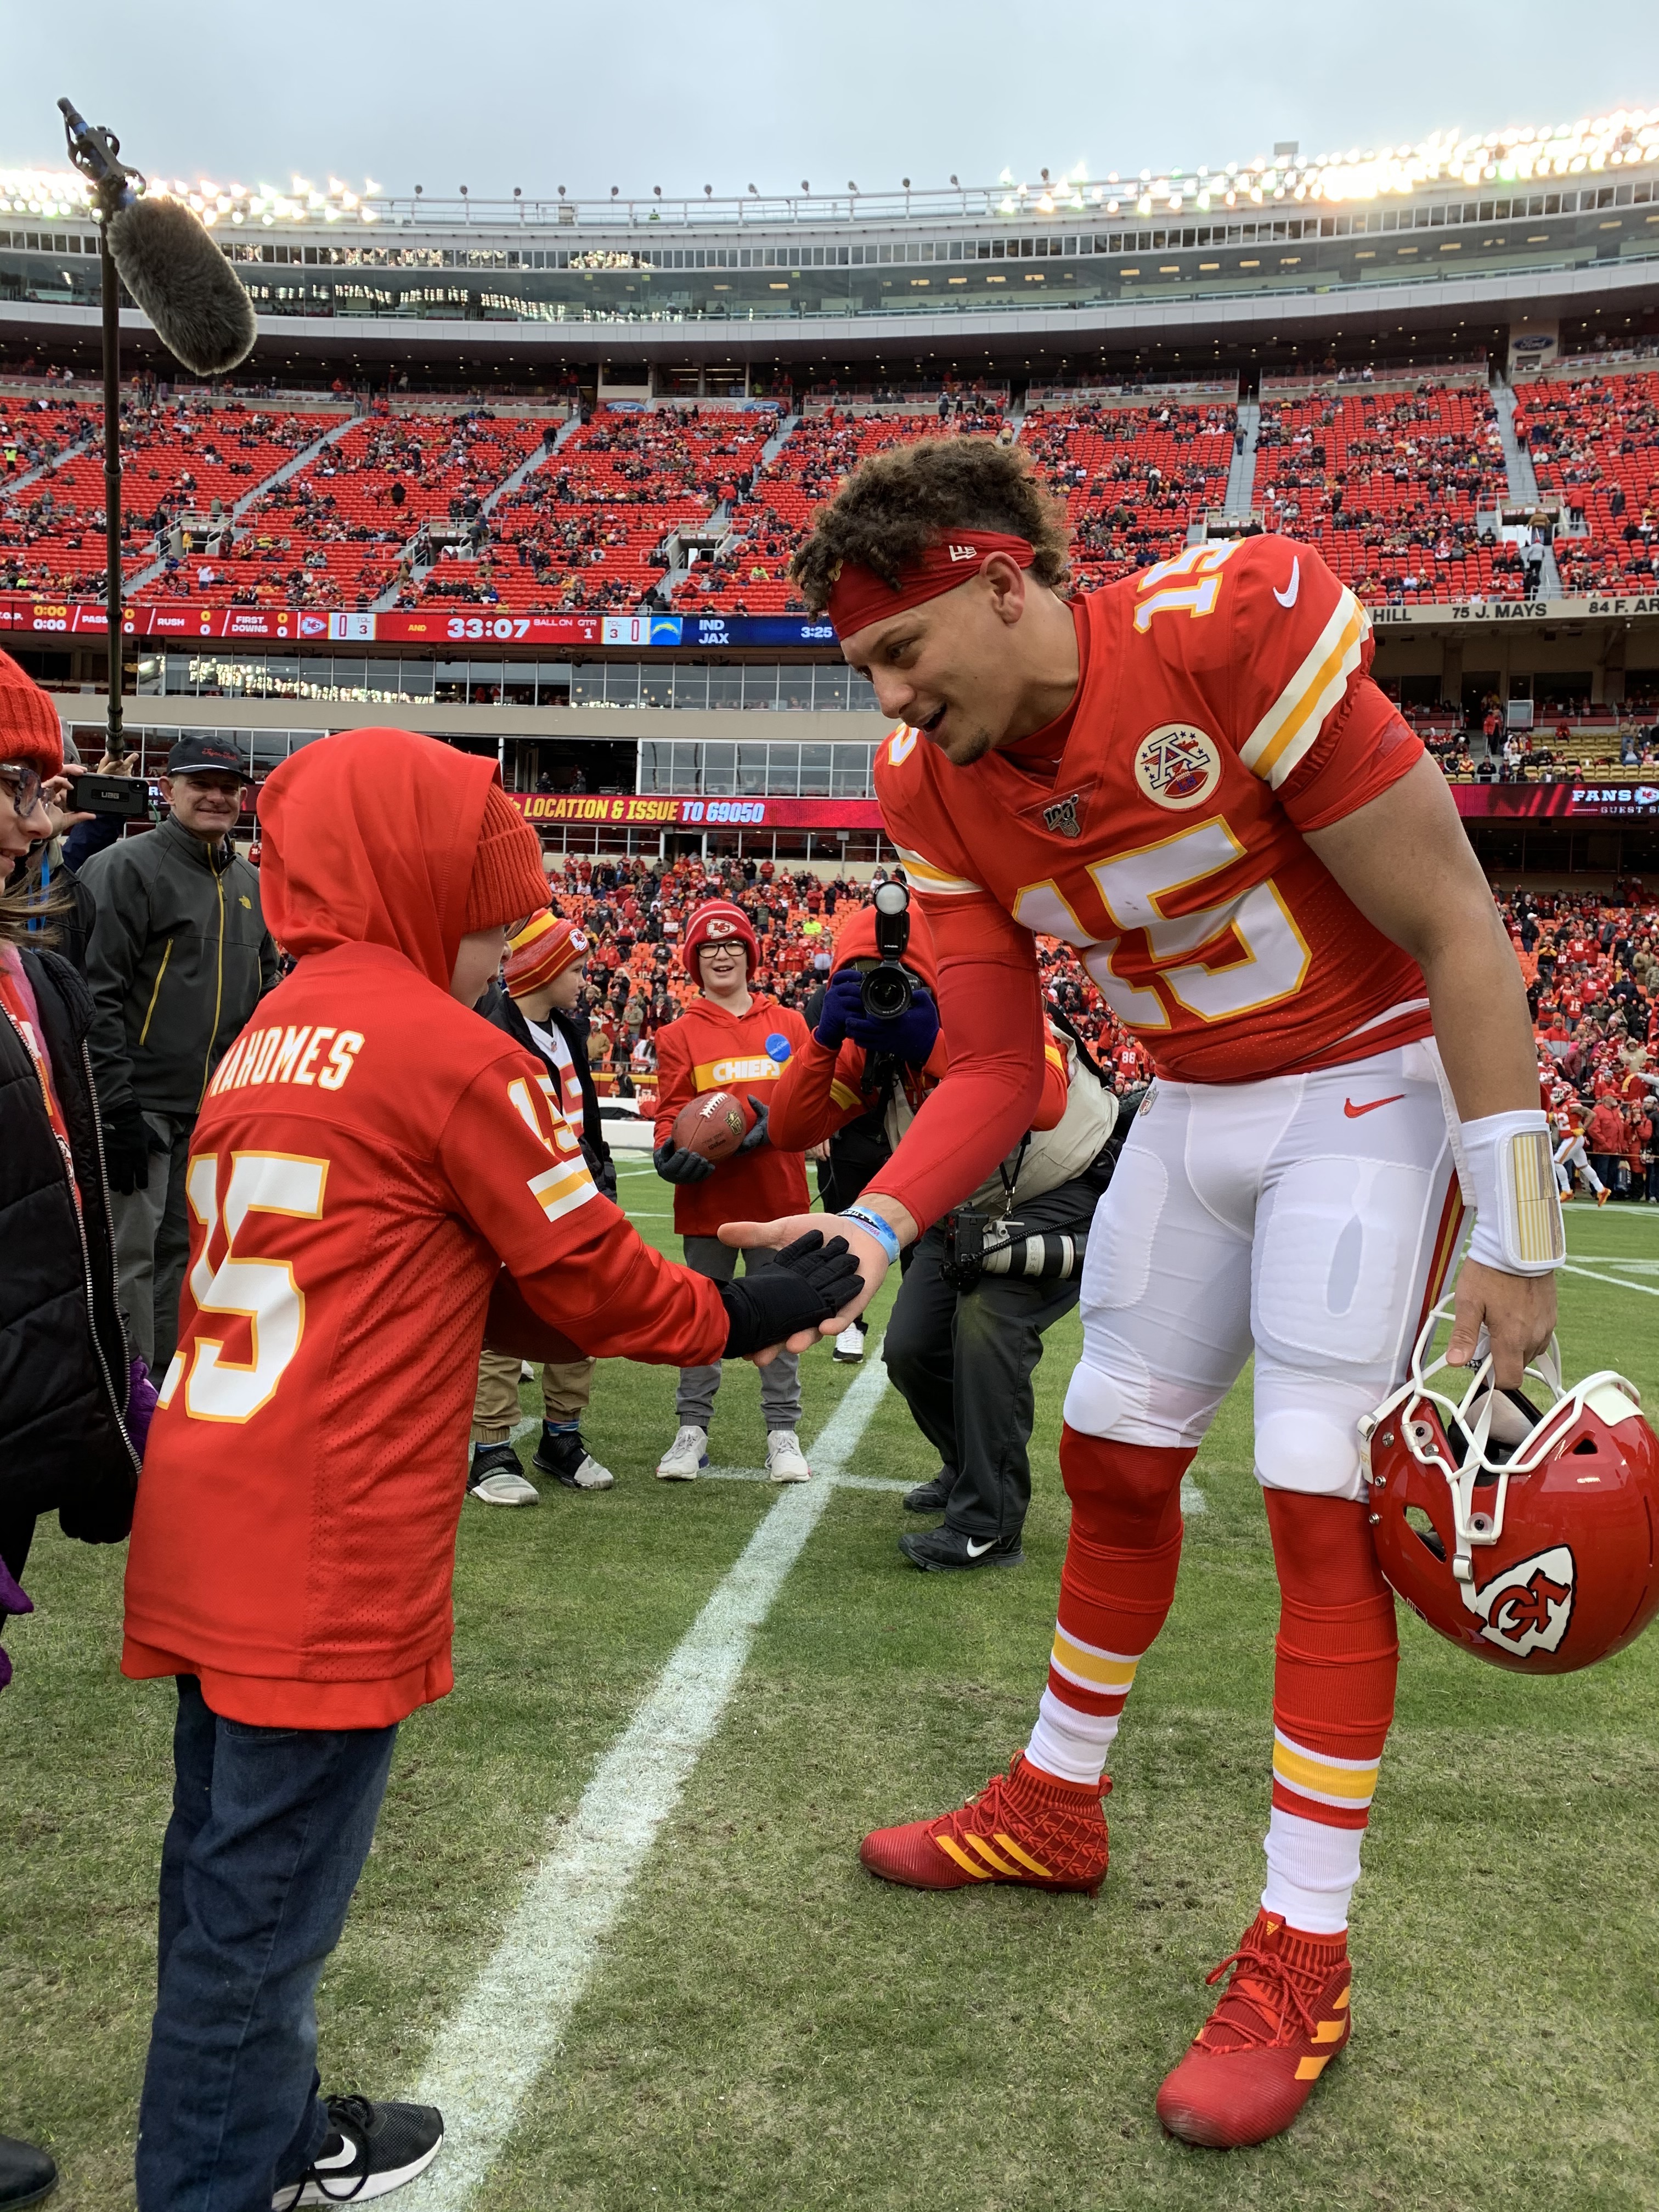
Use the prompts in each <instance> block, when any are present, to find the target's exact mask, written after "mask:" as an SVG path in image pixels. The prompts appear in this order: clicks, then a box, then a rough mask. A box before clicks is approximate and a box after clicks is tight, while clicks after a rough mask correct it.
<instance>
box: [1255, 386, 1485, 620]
mask: <svg viewBox="0 0 1659 2212" xmlns="http://www.w3.org/2000/svg"><path fill="white" fill-rule="evenodd" d="M1507 486H1508V477H1507V474H1506V471H1505V468H1504V452H1503V444H1502V441H1501V439H1500V437H1499V435H1498V417H1497V410H1496V409H1495V408H1494V406H1493V404H1492V400H1491V398H1489V396H1488V395H1487V393H1486V392H1485V391H1484V390H1483V389H1481V388H1480V387H1479V386H1475V387H1466V386H1450V387H1448V386H1437V387H1425V388H1422V389H1419V390H1418V391H1415V392H1359V393H1351V394H1348V395H1346V396H1339V395H1338V394H1337V393H1336V392H1315V393H1311V394H1310V395H1309V396H1308V397H1306V398H1295V399H1272V398H1270V399H1267V400H1265V401H1264V402H1263V404H1262V408H1261V428H1260V430H1259V432H1258V434H1257V442H1256V461H1255V505H1256V507H1258V508H1259V509H1260V510H1261V513H1262V516H1263V520H1264V521H1265V523H1266V525H1267V527H1268V528H1269V529H1279V530H1283V531H1284V532H1286V533H1287V534H1288V535H1290V536H1293V537H1297V538H1306V539H1307V540H1308V541H1309V542H1310V544H1315V545H1316V546H1318V548H1319V550H1320V551H1321V552H1322V554H1323V555H1324V556H1325V558H1326V560H1328V562H1330V564H1331V566H1332V568H1334V569H1335V571H1336V573H1337V574H1338V575H1339V576H1340V577H1341V578H1342V580H1344V582H1345V583H1348V584H1352V586H1353V588H1354V589H1355V591H1356V592H1358V594H1359V596H1360V597H1361V598H1362V599H1405V600H1408V601H1410V600H1449V599H1450V600H1455V599H1472V598H1474V597H1475V596H1477V595H1480V596H1483V597H1485V598H1487V599H1505V598H1507V599H1519V598H1520V597H1521V596H1522V569H1521V563H1520V556H1519V555H1518V553H1517V552H1516V550H1515V549H1514V548H1513V547H1511V546H1505V545H1503V544H1496V543H1494V544H1481V543H1480V537H1479V534H1478V532H1477V530H1476V523H1475V518H1476V516H1477V514H1478V513H1488V512H1491V511H1492V510H1494V509H1496V508H1498V507H1501V505H1502V503H1503V501H1504V497H1505V495H1506V492H1507Z"/></svg>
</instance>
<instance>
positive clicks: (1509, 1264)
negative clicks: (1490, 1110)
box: [1456, 1107, 1567, 1275]
mask: <svg viewBox="0 0 1659 2212" xmlns="http://www.w3.org/2000/svg"><path fill="white" fill-rule="evenodd" d="M1456 1136H1457V1152H1458V1164H1459V1166H1460V1168H1461V1169H1462V1170H1463V1177H1462V1181H1463V1198H1464V1202H1465V1204H1467V1205H1472V1206H1474V1236H1473V1237H1470V1239H1469V1257H1470V1259H1472V1260H1478V1261H1480V1265H1481V1266H1482V1267H1497V1268H1499V1269H1501V1270H1502V1272H1503V1273H1504V1274H1506V1275H1547V1274H1549V1273H1552V1272H1553V1270H1554V1269H1555V1268H1557V1267H1559V1266H1560V1265H1561V1262H1562V1261H1563V1260H1565V1257H1566V1252H1567V1243H1566V1237H1565V1234H1564V1233H1563V1231H1562V1226H1561V1201H1560V1200H1559V1197H1558V1196H1557V1195H1556V1188H1555V1166H1554V1156H1553V1147H1552V1146H1551V1143H1550V1130H1549V1123H1548V1121H1547V1119H1546V1118H1545V1116H1544V1115H1543V1114H1542V1113H1541V1111H1540V1110H1539V1109H1537V1108H1535V1107H1534V1108H1533V1109H1530V1110H1528V1111H1526V1112H1522V1113H1516V1114H1488V1115H1486V1117H1485V1119H1484V1120H1482V1121H1463V1122H1461V1123H1460V1124H1459V1125H1458V1127H1457V1131H1456Z"/></svg>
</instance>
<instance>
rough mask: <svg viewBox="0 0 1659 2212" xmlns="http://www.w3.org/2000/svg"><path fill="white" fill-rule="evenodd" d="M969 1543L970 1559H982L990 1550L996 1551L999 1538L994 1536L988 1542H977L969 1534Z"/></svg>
mask: <svg viewBox="0 0 1659 2212" xmlns="http://www.w3.org/2000/svg"><path fill="white" fill-rule="evenodd" d="M967 1544H968V1556H969V1559H983V1558H984V1557H985V1554H986V1553H987V1552H994V1551H995V1549H996V1545H997V1540H996V1538H995V1537H994V1536H993V1537H992V1538H991V1539H990V1540H989V1541H988V1542H987V1543H983V1544H976V1543H975V1541H974V1540H973V1538H972V1537H971V1536H969V1538H968V1539H967Z"/></svg>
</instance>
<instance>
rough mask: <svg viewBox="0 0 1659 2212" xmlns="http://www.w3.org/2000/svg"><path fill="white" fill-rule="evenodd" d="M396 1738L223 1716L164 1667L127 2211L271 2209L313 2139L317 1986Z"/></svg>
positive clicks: (317, 2102)
mask: <svg viewBox="0 0 1659 2212" xmlns="http://www.w3.org/2000/svg"><path fill="white" fill-rule="evenodd" d="M397 1735H398V1731H397V1729H396V1728H395V1727H393V1728H384V1729H276V1728H255V1727H252V1726H251V1725H249V1724H248V1723H245V1722H242V1721H228V1720H223V1719H221V1718H220V1717H219V1716H218V1715H217V1714H216V1713H214V1712H211V1711H210V1710H209V1708H208V1706H207V1705H206V1703H205V1701H204V1699H203V1696H202V1689H201V1685H200V1683H199V1682H197V1680H196V1678H195V1676H194V1675H193V1674H181V1675H180V1676H179V1718H178V1723H177V1725H176V1727H175V1729H174V1731H173V1769H174V1784H173V1818H172V1819H171V1820H169V1821H168V1823H167V1836H166V1838H165V1840H164V1841H163V1843H162V1845H161V1929H160V1941H159V1946H158V1959H157V1977H156V1978H157V1995H156V2004H155V2022H154V2025H153V2027H151V2030H150V2045H149V2062H148V2063H147V2064H146V2066H145V2069H144V2092H143V2102H142V2103H141V2105H140V2106H139V2110H138V2159H137V2183H138V2203H139V2206H140V2208H141V2212H270V2199H271V2192H272V2191H273V2190H274V2189H277V2188H280V2187H282V2186H283V2185H286V2184H287V2183H289V2182H291V2181H296V2180H297V2179H299V2177H300V2176H301V2174H302V2173H303V2172H305V2170H306V2168H307V2166H309V2165H310V2163H311V2161H312V2160H313V2158H314V2157H315V2156H316V2154H317V2153H318V2152H319V2150H320V2149H321V2148H322V2146H323V2142H324V2141H325V2137H326V2136H327V2134H328V2131H329V2128H328V2113H327V2108H326V2107H325V2105H324V2104H323V2101H322V2100H321V2098H320V2097H319V2094H318V2091H319V2087H320V2084H319V2079H318V2075H317V2066H316V2058H317V2008H316V1993H317V1981H318V1977H319V1975H320V1974H321V1972H322V1970H323V1962H324V1961H325V1959H326V1958H327V1957H328V1955H329V1954H330V1952H331V1951H332V1950H333V1948H334V1947H335V1945H336V1944H337V1942H339V1940H340V1931H341V1929H342V1928H343V1926H344V1925H345V1917H346V1907H347V1906H348V1905H349V1904H350V1902H351V1893H352V1892H353V1890H355V1889H356V1887H357V1877H358V1875H360V1874H361V1873H362V1867H363V1861H364V1860H365V1859H366V1858H367V1857H368V1847H369V1844H370V1842H371V1841H372V1840H373V1838H374V1823H375V1820H376V1818H377V1816H378V1815H379V1813H380V1799H381V1796H382V1795H383V1794H384V1792H385V1790H386V1774H387V1772H388V1771H389V1769H390V1767H391V1765H392V1745H393V1743H394V1742H395V1741H396V1740H397Z"/></svg>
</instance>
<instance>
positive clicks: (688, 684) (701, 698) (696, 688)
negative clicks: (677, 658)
mask: <svg viewBox="0 0 1659 2212" xmlns="http://www.w3.org/2000/svg"><path fill="white" fill-rule="evenodd" d="M674 704H675V705H676V706H677V707H698V708H701V707H706V706H707V705H708V670H707V669H706V668H677V669H676V670H675V671H674Z"/></svg>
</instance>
